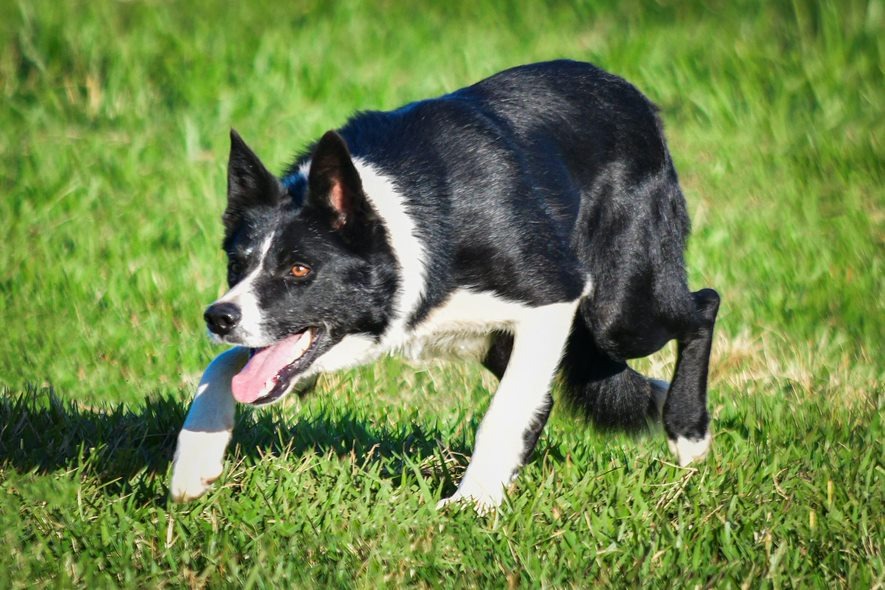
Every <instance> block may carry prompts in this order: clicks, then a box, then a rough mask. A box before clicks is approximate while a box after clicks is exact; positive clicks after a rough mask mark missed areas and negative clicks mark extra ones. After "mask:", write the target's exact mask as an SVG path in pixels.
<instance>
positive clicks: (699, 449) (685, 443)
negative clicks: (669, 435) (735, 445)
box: [667, 432, 713, 467]
mask: <svg viewBox="0 0 885 590" xmlns="http://www.w3.org/2000/svg"><path fill="white" fill-rule="evenodd" d="M712 442H713V437H712V436H711V435H710V433H709V432H707V433H706V434H705V435H704V437H703V438H699V439H697V440H694V439H691V438H685V437H684V436H680V437H677V438H676V440H668V441H667V444H668V445H669V446H670V451H672V452H673V454H674V455H676V457H677V458H678V459H679V465H680V467H685V466H687V465H689V464H690V463H697V462H698V461H700V460H701V459H703V458H704V457H706V456H707V453H708V452H709V451H710V445H711V443H712Z"/></svg>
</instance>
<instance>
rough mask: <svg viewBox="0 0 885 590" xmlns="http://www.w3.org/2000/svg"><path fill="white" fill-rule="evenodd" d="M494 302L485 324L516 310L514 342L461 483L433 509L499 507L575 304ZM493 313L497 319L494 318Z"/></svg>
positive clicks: (545, 390)
mask: <svg viewBox="0 0 885 590" xmlns="http://www.w3.org/2000/svg"><path fill="white" fill-rule="evenodd" d="M498 302H499V304H500V305H499V307H497V308H487V310H486V311H487V313H489V314H490V315H489V316H488V319H492V320H496V321H497V320H502V319H503V317H504V315H506V312H508V311H509V312H513V311H515V310H517V309H519V311H520V313H519V315H518V317H515V318H513V319H512V326H513V332H514V342H513V352H512V353H511V357H510V363H509V365H508V367H507V371H506V372H505V373H504V377H503V378H502V379H501V384H500V385H499V387H498V391H497V392H496V393H495V396H494V398H492V403H491V405H490V406H489V410H488V412H487V413H486V415H485V417H484V418H483V420H482V423H481V424H480V427H479V431H478V432H477V434H476V444H475V447H474V451H473V457H472V458H471V460H470V465H468V467H467V471H466V472H465V474H464V478H463V479H462V480H461V484H460V485H459V486H458V490H457V492H455V494H454V495H453V496H452V497H451V498H447V499H445V500H443V501H441V502H440V503H439V504H438V507H442V506H445V505H446V504H448V503H450V502H456V501H459V500H469V501H472V502H473V503H474V505H475V506H476V508H477V510H478V511H480V512H485V511H488V510H490V509H493V508H495V507H497V506H499V505H500V504H501V502H502V500H503V499H504V491H505V487H506V486H507V485H508V484H509V483H510V482H511V481H512V480H513V478H514V477H515V476H516V471H517V469H518V468H519V467H520V465H521V464H522V456H523V452H524V451H525V441H524V439H523V437H524V435H525V432H526V430H528V429H529V427H530V426H531V424H532V422H533V420H534V419H535V417H536V415H537V413H538V411H539V409H540V408H541V407H542V406H543V404H544V402H545V398H546V396H547V394H548V392H549V391H550V385H551V382H552V381H553V378H554V376H555V373H556V368H557V366H558V365H559V361H560V358H561V356H562V352H563V347H564V345H565V342H566V340H567V338H568V335H569V331H570V330H571V325H572V320H573V319H574V313H575V308H576V306H577V303H578V302H577V301H572V302H566V303H556V304H553V305H546V306H543V307H538V308H531V307H528V306H524V305H522V306H521V305H519V304H516V303H511V302H506V301H501V300H498ZM443 309H445V308H443ZM450 309H451V308H450ZM495 313H500V314H501V315H500V316H497V317H496V316H495V315H494V314H495Z"/></svg>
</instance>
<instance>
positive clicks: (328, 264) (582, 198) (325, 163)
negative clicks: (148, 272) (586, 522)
mask: <svg viewBox="0 0 885 590" xmlns="http://www.w3.org/2000/svg"><path fill="white" fill-rule="evenodd" d="M223 221H224V229H225V235H224V243H223V247H224V250H225V252H226V253H227V257H228V267H227V280H228V284H229V285H230V290H229V291H227V293H226V294H225V295H224V296H222V297H221V298H220V299H218V300H217V301H215V302H214V303H212V305H210V306H209V307H208V309H206V312H205V314H204V318H205V321H206V324H207V325H208V328H209V332H210V334H211V336H212V337H213V338H214V339H215V340H217V341H218V342H223V343H226V344H229V345H233V346H234V347H233V348H231V349H229V350H227V351H226V352H224V353H222V354H221V355H219V356H218V357H217V358H216V359H215V360H214V361H213V362H212V363H211V364H210V365H209V367H208V368H207V369H206V372H205V373H204V375H203V378H202V380H201V382H200V384H199V387H198V389H197V393H196V397H195V399H194V401H193V404H192V405H191V408H190V411H189V413H188V416H187V419H186V420H185V423H184V427H183V429H182V430H181V433H180V434H179V437H178V447H177V450H176V452H175V459H174V466H173V473H172V481H171V495H172V497H173V499H176V500H188V499H192V498H195V497H197V496H200V495H201V494H203V493H204V492H205V491H206V490H207V489H208V488H209V487H210V486H211V484H212V482H213V481H214V480H215V479H216V478H217V477H218V476H219V475H220V474H221V472H222V469H223V455H224V451H225V447H226V446H227V444H228V442H229V440H230V437H231V430H232V428H233V422H234V406H235V403H236V402H240V403H243V404H251V405H255V406H258V405H264V404H269V403H272V402H275V401H277V400H279V399H281V398H282V397H283V396H284V395H286V394H287V393H288V392H289V391H291V390H292V389H293V388H294V387H295V386H296V385H298V384H299V383H302V384H303V383H305V382H308V381H309V380H310V379H312V378H314V377H315V376H316V375H317V374H319V373H322V372H327V371H335V370H339V369H344V368H347V367H353V366H356V365H360V364H364V363H368V362H371V361H373V360H375V359H377V358H379V357H381V356H382V355H386V354H399V355H403V356H405V357H408V358H428V357H430V358H433V357H436V356H438V355H441V354H446V355H449V356H451V355H452V354H455V355H458V356H460V357H467V358H473V359H477V360H479V361H480V362H481V363H482V364H483V365H485V367H487V368H488V369H489V371H491V372H492V373H494V374H495V376H497V377H498V379H499V380H500V384H499V386H498V389H497V391H496V392H495V394H494V397H493V398H492V401H491V405H490V406H489V409H488V411H487V413H486V414H485V417H484V418H483V420H482V423H481V424H480V427H479V430H478V432H477V433H476V443H475V448H474V450H473V456H472V458H471V460H470V464H469V466H468V468H467V470H466V472H465V474H464V477H463V479H462V481H461V483H460V485H459V486H458V489H457V491H456V492H455V494H454V495H453V496H451V497H450V498H447V499H445V500H443V501H441V502H440V505H444V504H446V503H448V502H452V501H458V500H466V501H469V502H472V503H474V504H475V506H476V507H477V508H478V509H480V510H486V509H489V508H494V507H496V506H498V505H500V503H501V501H502V500H503V498H504V494H505V488H506V487H507V486H508V484H509V483H510V482H511V481H512V480H513V479H514V477H515V476H516V474H517V471H518V470H519V468H520V466H521V465H522V464H523V463H525V462H526V460H527V459H528V457H529V455H530V454H531V452H532V449H533V448H534V446H535V443H536V442H537V441H538V437H539V436H540V433H541V430H542V429H543V428H544V424H545V422H546V421H547V418H548V416H549V414H550V409H551V406H552V404H553V399H552V398H551V395H550V391H551V384H552V383H553V381H554V379H555V378H556V377H557V375H560V376H561V378H562V379H561V381H562V383H563V390H564V393H565V396H566V398H567V399H568V400H569V401H571V402H572V404H573V405H576V406H577V407H578V408H580V409H581V410H583V413H584V414H585V415H586V417H587V418H589V419H590V421H591V422H593V423H595V424H597V425H600V426H603V427H619V428H627V429H631V428H637V427H641V426H643V425H645V424H646V423H647V422H648V421H649V420H652V421H662V422H663V425H664V429H665V431H666V434H667V437H668V439H669V442H670V446H671V448H672V449H673V451H674V453H675V454H676V455H677V458H678V461H679V463H680V464H682V465H686V464H688V463H690V462H691V461H694V460H697V459H700V458H702V457H703V456H704V455H705V454H706V453H707V450H708V449H709V447H710V443H711V438H710V433H709V430H708V422H709V417H708V413H707V408H706V397H707V370H708V362H709V357H710V347H711V343H712V337H713V324H714V322H715V319H716V312H717V310H718V307H719V296H718V295H717V293H716V292H715V291H713V290H712V289H703V290H700V291H697V292H694V293H692V292H691V291H689V289H688V286H687V280H686V272H685V268H684V264H683V251H684V248H685V240H686V237H687V235H688V232H689V220H688V215H687V213H686V206H685V200H684V198H683V195H682V192H681V191H680V188H679V183H678V179H677V176H676V171H675V170H674V168H673V162H672V160H671V158H670V155H669V153H668V151H667V146H666V143H665V140H664V135H663V130H662V124H661V121H660V119H659V118H658V115H657V111H656V108H655V106H654V105H653V104H652V103H651V102H650V101H649V100H648V99H647V98H645V97H644V96H643V95H642V94H641V93H640V92H639V91H638V90H637V89H636V88H635V87H633V86H632V85H630V84H629V83H627V82H626V81H624V80H623V79H621V78H619V77H617V76H614V75H612V74H609V73H606V72H604V71H603V70H601V69H599V68H597V67H595V66H593V65H590V64H586V63H578V62H573V61H564V60H563V61H553V62H548V63H538V64H533V65H526V66H521V67H517V68H513V69H510V70H506V71H504V72H501V73H499V74H496V75H494V76H492V77H491V78H488V79H486V80H483V81H481V82H479V83H477V84H475V85H473V86H470V87H468V88H464V89H461V90H458V91H456V92H453V93H451V94H447V95H445V96H441V97H439V98H433V99H429V100H422V101H418V102H414V103H411V104H408V105H406V106H404V107H402V108H399V109H397V110H394V111H390V112H377V111H368V112H362V113H359V114H357V115H356V116H354V117H353V118H351V119H350V120H349V121H348V122H347V123H346V124H345V125H344V126H343V127H341V128H340V129H338V130H337V131H329V132H327V133H326V134H325V135H323V136H322V138H321V139H320V140H319V141H317V142H316V143H315V144H313V145H312V146H311V147H310V148H309V149H308V150H307V151H306V152H305V153H304V155H302V156H301V157H299V158H298V159H297V160H296V161H295V163H294V164H293V165H292V166H291V167H289V168H288V170H286V172H285V173H284V174H283V175H282V177H280V178H277V177H275V176H274V175H273V174H271V173H270V172H269V171H268V170H267V169H266V168H265V166H264V165H263V164H262V163H261V161H260V160H259V159H258V157H257V156H256V155H255V153H253V152H252V150H251V149H249V147H248V146H247V145H246V144H245V143H244V142H243V140H242V139H241V138H240V137H239V135H237V134H236V132H234V131H232V132H231V148H230V159H229V163H228V195H227V209H226V210H225V212H224V216H223ZM673 339H675V340H676V341H677V342H678V360H677V363H676V370H675V373H674V376H673V380H672V383H671V384H669V385H668V384H666V383H663V382H657V381H652V380H649V379H646V378H645V377H643V376H641V375H639V374H638V373H636V372H635V371H633V370H632V369H631V368H630V367H629V366H628V365H627V362H626V360H627V359H633V358H638V357H644V356H647V355H649V354H652V353H654V352H656V351H657V350H659V349H660V348H661V347H663V346H664V345H665V344H666V343H667V342H668V341H670V340H673Z"/></svg>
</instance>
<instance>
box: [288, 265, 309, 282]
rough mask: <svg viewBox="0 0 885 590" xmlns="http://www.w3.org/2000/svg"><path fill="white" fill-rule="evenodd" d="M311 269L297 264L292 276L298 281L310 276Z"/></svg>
mask: <svg viewBox="0 0 885 590" xmlns="http://www.w3.org/2000/svg"><path fill="white" fill-rule="evenodd" d="M310 272H311V271H310V267H309V266H307V265H306V264H296V265H295V266H293V267H292V276H293V277H295V278H296V279H303V278H304V277H306V276H307V275H309V274H310Z"/></svg>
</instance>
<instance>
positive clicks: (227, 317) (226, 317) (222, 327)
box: [203, 303, 243, 336]
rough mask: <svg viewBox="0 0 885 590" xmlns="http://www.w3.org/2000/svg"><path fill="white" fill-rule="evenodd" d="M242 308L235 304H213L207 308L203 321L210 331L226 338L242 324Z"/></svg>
mask: <svg viewBox="0 0 885 590" xmlns="http://www.w3.org/2000/svg"><path fill="white" fill-rule="evenodd" d="M241 317H243V316H242V314H241V313H240V308H239V307H237V306H236V305H234V304H233V303H213V304H212V305H210V306H209V307H207V308H206V312H205V313H204V314H203V319H204V320H206V325H207V326H209V330H210V331H211V332H213V333H214V334H218V335H219V336H226V335H227V334H230V331H231V330H233V329H234V328H236V327H237V324H239V323H240V318H241Z"/></svg>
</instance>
